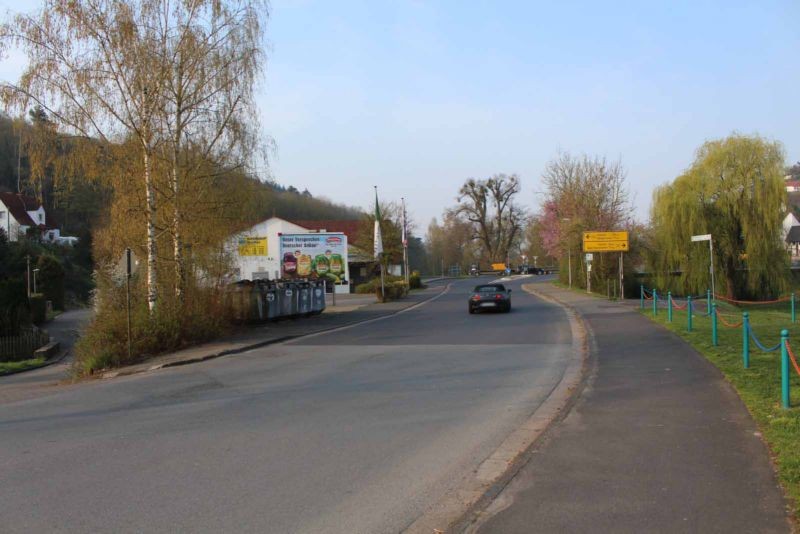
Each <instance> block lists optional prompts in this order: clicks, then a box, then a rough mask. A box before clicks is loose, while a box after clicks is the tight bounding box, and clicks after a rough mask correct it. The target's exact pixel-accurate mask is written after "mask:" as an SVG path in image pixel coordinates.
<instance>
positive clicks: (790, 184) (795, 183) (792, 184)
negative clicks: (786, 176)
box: [784, 180, 800, 187]
mask: <svg viewBox="0 0 800 534" xmlns="http://www.w3.org/2000/svg"><path fill="white" fill-rule="evenodd" d="M784 183H785V184H786V187H800V180H786V181H785V182H784Z"/></svg>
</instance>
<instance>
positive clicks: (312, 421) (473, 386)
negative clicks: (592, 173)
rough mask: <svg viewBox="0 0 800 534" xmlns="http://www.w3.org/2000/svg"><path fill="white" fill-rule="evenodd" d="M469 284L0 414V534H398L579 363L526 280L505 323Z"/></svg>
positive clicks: (558, 319)
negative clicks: (570, 363)
mask: <svg viewBox="0 0 800 534" xmlns="http://www.w3.org/2000/svg"><path fill="white" fill-rule="evenodd" d="M482 280H483V281H487V280H489V278H483V279H482ZM525 281H526V282H530V281H531V280H530V279H527V280H525ZM440 283H445V282H440ZM474 283H475V280H464V281H457V282H453V283H452V285H451V288H450V290H449V291H448V292H447V293H445V294H443V295H442V296H440V297H439V298H437V299H435V300H433V301H430V302H429V303H427V304H425V305H422V306H419V307H416V308H414V309H411V310H409V311H406V312H404V313H401V314H398V315H396V316H393V317H390V318H387V319H382V320H377V321H373V322H370V323H367V324H362V325H357V326H354V327H349V328H346V329H342V330H339V331H335V332H331V333H327V334H322V335H317V336H314V337H309V338H305V339H301V340H297V341H295V342H291V343H287V344H282V345H274V346H270V347H265V348H263V349H258V350H254V351H252V352H250V353H245V354H241V355H236V356H231V357H226V358H220V359H217V360H213V361H209V362H205V363H202V364H195V365H190V366H186V367H178V368H173V369H166V370H163V371H160V372H157V373H152V374H146V375H138V376H132V377H127V378H121V379H115V380H111V381H102V382H101V381H96V382H89V383H86V384H83V385H80V386H77V387H75V386H72V387H69V388H65V389H64V390H63V391H57V392H56V393H52V392H51V394H49V395H48V396H44V397H41V398H35V399H27V400H22V401H18V402H11V403H5V404H0V450H2V451H3V455H2V463H0V478H2V481H3V482H2V484H1V485H0V517H2V518H3V519H2V525H3V527H2V529H3V531H4V532H44V531H48V532H49V531H59V532H223V531H224V532H232V531H233V532H278V533H287V532H303V533H314V532H342V533H345V532H346V533H357V532H365V533H366V532H369V533H375V532H397V531H400V530H402V529H403V528H404V527H406V526H407V525H409V524H410V523H411V522H413V521H414V520H415V519H416V518H417V517H419V516H420V515H421V514H424V513H425V512H426V510H428V509H429V508H430V507H431V506H433V505H434V504H435V503H436V502H438V501H439V500H440V499H442V498H443V497H445V496H446V495H448V494H450V493H451V492H453V491H455V490H456V489H457V488H458V487H459V485H460V484H461V483H462V482H463V481H464V479H465V477H468V476H470V475H471V473H473V472H474V470H475V469H476V468H477V466H478V465H479V464H480V463H481V462H482V461H483V460H484V459H485V458H486V457H487V456H489V455H490V454H491V453H492V451H493V450H494V449H495V448H497V446H498V445H499V444H500V443H501V442H502V441H503V439H504V438H505V437H506V436H508V435H509V434H510V433H511V432H512V431H514V430H515V429H516V428H517V427H518V426H519V425H520V424H522V422H524V421H525V420H526V419H527V418H528V417H529V416H530V415H531V413H533V412H534V411H535V410H536V408H537V406H538V405H539V404H540V403H541V402H542V401H543V400H544V399H545V398H546V397H547V395H548V394H549V393H550V391H551V390H552V389H553V388H554V386H555V385H556V384H557V383H558V382H559V380H560V378H561V376H562V374H563V372H564V369H565V365H566V362H567V359H568V356H569V352H570V350H571V336H570V327H569V323H568V321H567V318H566V316H565V314H564V313H563V311H562V310H561V309H560V308H558V307H556V306H553V305H551V304H548V303H545V302H542V301H540V300H537V299H536V298H534V297H532V296H531V295H528V294H527V293H524V292H523V291H521V290H520V285H521V281H519V280H518V281H515V282H512V283H510V284H509V286H510V287H512V288H513V290H514V293H513V298H512V300H513V304H514V309H513V311H512V313H510V314H478V315H469V314H467V303H466V299H467V295H468V294H469V289H470V287H471V285H472V284H474ZM2 388H3V385H2V384H1V383H0V394H1V393H2V391H1V390H2Z"/></svg>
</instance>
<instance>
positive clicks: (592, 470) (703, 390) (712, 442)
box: [467, 284, 791, 533]
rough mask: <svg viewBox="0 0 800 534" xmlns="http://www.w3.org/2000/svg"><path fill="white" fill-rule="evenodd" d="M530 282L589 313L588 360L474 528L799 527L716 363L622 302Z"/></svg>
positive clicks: (753, 529)
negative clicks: (556, 419)
mask: <svg viewBox="0 0 800 534" xmlns="http://www.w3.org/2000/svg"><path fill="white" fill-rule="evenodd" d="M532 287H533V288H534V289H535V290H536V291H537V292H539V293H542V294H544V295H547V296H550V297H554V298H556V299H558V300H561V301H563V302H565V303H567V304H568V305H570V306H572V307H573V308H574V309H576V310H577V311H578V312H579V313H580V314H581V315H582V316H583V318H584V319H585V320H586V321H587V323H588V325H589V327H590V330H591V332H592V334H593V337H594V340H593V341H594V343H595V349H596V350H595V352H594V356H593V357H592V364H591V367H592V369H590V371H589V377H588V379H587V384H586V387H585V389H584V390H583V391H582V393H581V394H580V396H579V398H578V399H577V400H576V403H575V405H574V407H573V409H572V410H571V411H570V413H569V414H568V415H567V416H566V418H565V419H564V420H563V421H562V422H560V423H557V424H556V425H555V426H554V427H553V428H552V429H551V431H550V432H549V433H548V435H547V436H546V438H545V439H544V440H543V442H542V443H541V444H540V445H539V447H538V449H537V450H536V452H535V453H534V454H533V455H532V456H531V459H530V460H529V462H528V463H527V464H526V465H525V466H524V467H523V468H522V470H521V471H520V472H519V473H518V474H517V476H516V477H515V478H514V480H512V482H511V483H510V484H509V485H508V486H507V487H506V488H505V490H503V491H502V492H501V494H500V496H499V498H498V499H497V500H495V501H494V503H493V504H492V505H490V507H489V509H488V510H486V511H485V513H484V514H483V517H484V519H483V520H482V521H483V522H482V524H480V525H479V526H478V527H477V528H476V527H475V525H473V526H472V527H471V528H469V529H467V530H468V531H478V532H482V533H494V532H498V533H529V532H615V533H616V532H669V533H673V532H704V533H705V532H760V533H761V532H790V531H791V524H790V522H789V520H788V518H787V513H786V508H785V505H786V503H785V501H784V497H783V493H782V491H781V489H780V488H779V486H778V483H777V481H776V477H775V475H774V472H773V469H772V466H771V464H770V460H769V454H768V451H767V448H766V446H765V445H764V443H763V442H762V441H761V439H760V436H759V434H758V432H757V428H756V426H755V423H754V422H753V421H752V419H751V418H750V416H749V414H748V412H747V410H746V409H745V407H744V405H743V404H742V402H741V401H740V399H739V398H738V396H737V395H736V393H735V392H734V390H733V388H732V387H730V386H729V385H728V384H727V382H725V380H724V379H723V377H722V375H721V373H720V372H719V371H718V370H717V369H716V368H715V367H713V366H712V365H711V364H710V363H709V362H707V361H706V360H705V359H704V358H703V357H702V356H701V355H700V354H698V353H697V352H695V350H694V349H692V348H691V347H690V346H689V345H688V344H686V343H685V342H684V341H682V340H681V339H680V338H678V337H677V336H675V335H674V334H672V333H670V332H668V331H667V330H666V329H664V328H662V327H660V326H658V325H656V324H654V323H652V322H651V321H650V320H648V319H647V318H646V317H644V316H642V315H640V314H639V313H638V312H637V311H636V310H635V309H631V307H630V306H627V305H626V304H616V303H612V302H609V301H606V300H602V299H596V298H592V297H588V296H584V295H580V294H578V293H574V292H570V291H567V290H563V289H558V288H556V287H554V286H552V285H550V284H535V285H532ZM486 518H488V519H486Z"/></svg>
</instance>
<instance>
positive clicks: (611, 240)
mask: <svg viewBox="0 0 800 534" xmlns="http://www.w3.org/2000/svg"><path fill="white" fill-rule="evenodd" d="M629 247H630V244H629V242H628V232H627V231H619V232H584V233H583V251H584V252H586V253H587V255H586V256H587V258H588V257H589V255H590V254H588V253H590V252H619V292H620V298H621V299H624V298H625V292H624V290H623V289H622V286H623V283H624V279H623V271H622V253H623V252H628V250H629ZM590 270H591V269H590V268H588V267H587V270H586V287H587V288H589V287H590V278H589V272H590Z"/></svg>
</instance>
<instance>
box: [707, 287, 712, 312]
mask: <svg viewBox="0 0 800 534" xmlns="http://www.w3.org/2000/svg"><path fill="white" fill-rule="evenodd" d="M706 311H707V312H708V313H711V290H710V289H706Z"/></svg>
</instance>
